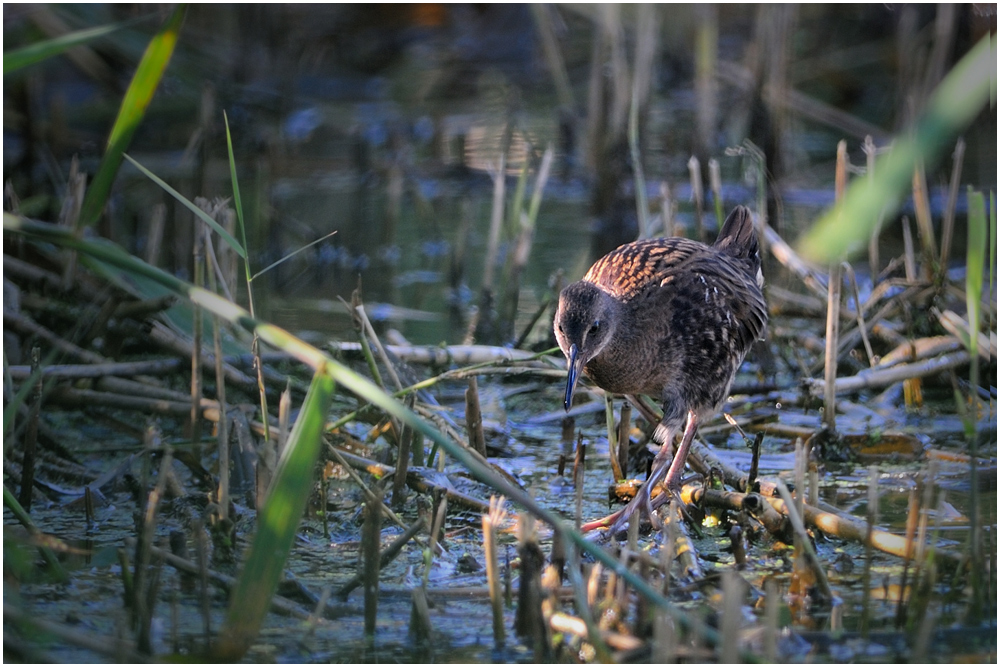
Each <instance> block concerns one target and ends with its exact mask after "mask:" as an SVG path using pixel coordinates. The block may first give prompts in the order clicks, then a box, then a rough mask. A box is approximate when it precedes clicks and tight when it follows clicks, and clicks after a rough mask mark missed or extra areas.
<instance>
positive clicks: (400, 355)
mask: <svg viewBox="0 0 1000 667" xmlns="http://www.w3.org/2000/svg"><path fill="white" fill-rule="evenodd" d="M327 347H328V348H329V349H330V350H331V351H332V352H340V353H341V354H343V355H345V356H351V357H357V358H360V355H361V343H330V344H329V345H327ZM385 351H386V352H388V353H389V354H392V355H393V356H395V357H396V358H397V359H399V360H401V361H405V362H406V363H409V364H426V365H430V366H450V365H464V364H482V363H490V362H495V361H528V360H531V359H535V358H537V356H538V355H537V354H535V353H534V352H526V351H524V350H514V349H511V348H508V347H497V346H492V345H449V346H448V347H439V346H432V345H386V346H385Z"/></svg>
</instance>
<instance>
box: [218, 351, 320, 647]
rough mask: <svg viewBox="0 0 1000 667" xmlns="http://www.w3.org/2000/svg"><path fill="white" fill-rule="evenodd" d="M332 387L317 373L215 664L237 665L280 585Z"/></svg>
mask: <svg viewBox="0 0 1000 667" xmlns="http://www.w3.org/2000/svg"><path fill="white" fill-rule="evenodd" d="M335 386H336V385H335V383H334V381H333V378H331V377H330V375H329V374H327V373H326V370H325V369H323V368H321V369H319V370H318V371H316V374H315V375H314V376H313V380H312V385H311V386H310V387H309V392H308V393H307V394H306V398H305V401H304V402H303V404H302V410H301V411H300V413H299V417H298V419H297V420H296V421H295V426H294V427H293V428H292V433H291V435H290V436H289V440H288V444H287V445H286V446H285V449H284V451H283V453H282V457H281V460H280V461H279V462H278V468H277V470H276V471H275V477H274V481H273V482H272V485H271V489H270V491H269V492H268V495H267V502H266V503H265V504H264V507H263V508H262V509H261V510H260V517H259V521H258V528H257V534H256V535H254V538H253V544H252V545H251V546H250V553H249V555H248V556H247V560H246V565H244V567H243V571H242V572H241V573H240V576H239V580H238V581H237V584H236V589H235V590H234V591H233V595H232V598H231V600H230V604H229V614H228V615H227V616H226V621H225V624H224V625H223V627H222V630H221V632H220V633H219V643H218V644H217V645H216V647H215V657H216V658H219V659H222V660H227V661H230V660H239V659H240V658H241V657H242V656H243V655H244V654H245V653H246V651H247V649H249V648H250V645H251V643H252V642H253V641H254V640H255V639H256V638H257V633H258V632H259V630H260V626H261V623H262V622H263V620H264V617H265V616H266V615H267V612H268V610H269V609H270V607H271V598H272V597H273V596H274V591H275V590H276V589H277V587H278V582H279V581H280V580H281V573H282V570H283V569H284V567H285V560H286V559H287V558H288V554H289V552H290V551H291V549H292V543H293V542H294V541H295V534H296V533H297V532H298V527H299V522H300V521H301V519H302V513H303V512H304V511H305V509H306V503H307V501H308V500H309V496H310V494H311V493H312V490H313V477H314V475H315V472H316V460H317V458H318V457H319V452H320V449H321V447H322V444H323V438H322V435H323V427H324V426H325V424H326V413H327V410H329V408H330V403H331V401H332V399H333V392H334V388H335Z"/></svg>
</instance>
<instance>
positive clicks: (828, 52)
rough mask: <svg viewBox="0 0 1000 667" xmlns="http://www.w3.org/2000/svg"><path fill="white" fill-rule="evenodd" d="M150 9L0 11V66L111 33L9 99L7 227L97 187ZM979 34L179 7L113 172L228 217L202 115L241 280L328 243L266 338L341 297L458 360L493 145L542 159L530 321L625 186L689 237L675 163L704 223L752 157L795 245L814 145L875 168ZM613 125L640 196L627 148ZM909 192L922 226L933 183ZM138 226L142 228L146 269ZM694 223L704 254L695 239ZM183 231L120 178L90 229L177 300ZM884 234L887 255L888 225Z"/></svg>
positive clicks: (924, 15) (987, 151)
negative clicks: (548, 151) (36, 49)
mask: <svg viewBox="0 0 1000 667" xmlns="http://www.w3.org/2000/svg"><path fill="white" fill-rule="evenodd" d="M170 11H171V10H170V8H162V9H154V8H151V7H149V6H147V5H49V6H46V5H20V6H19V5H7V6H5V8H4V35H5V50H6V51H7V52H8V53H9V52H11V51H13V50H14V49H17V48H18V47H21V46H25V45H29V44H33V43H37V42H38V41H40V40H46V39H53V38H57V37H60V36H65V35H66V34H69V33H72V32H73V31H77V30H83V29H93V28H95V27H97V28H99V27H104V26H118V27H119V29H117V30H115V31H114V32H112V33H110V34H106V35H102V36H97V37H96V38H94V39H92V40H90V41H88V42H87V43H85V44H83V45H79V46H76V47H74V48H72V49H69V50H68V51H66V52H65V55H64V56H60V57H56V58H49V59H47V60H45V61H44V62H40V63H38V64H35V65H32V66H30V67H28V68H25V69H22V70H19V71H16V72H13V73H11V74H7V75H5V86H4V111H5V113H4V181H5V184H6V190H5V209H7V210H11V209H12V207H13V206H14V205H15V204H14V202H16V206H17V208H18V210H20V211H21V212H22V213H24V214H26V215H29V216H34V217H37V218H40V219H45V220H56V219H58V218H59V215H60V212H61V207H62V201H63V196H64V194H65V192H66V190H67V188H68V175H69V173H70V161H71V159H72V158H73V157H74V156H77V157H78V158H79V161H80V168H81V170H82V171H83V172H86V173H87V174H89V175H90V177H91V178H93V175H94V174H95V173H96V172H97V170H98V164H99V162H100V159H101V157H102V155H103V152H104V148H105V146H106V142H107V139H108V132H109V128H110V127H111V126H112V124H113V119H114V118H115V114H116V112H117V109H118V106H119V104H120V102H121V100H122V97H123V95H124V93H125V90H126V87H127V86H128V83H129V81H130V79H131V77H132V75H133V73H134V72H135V68H136V64H137V63H138V62H139V60H140V59H141V57H142V54H143V52H144V50H145V49H146V46H147V44H148V43H149V41H150V38H151V36H152V35H153V34H154V33H155V32H156V31H157V30H159V29H160V27H161V26H162V25H163V23H164V21H165V20H166V17H167V15H168V14H169V12H170ZM995 26H996V12H995V6H991V5H891V6H888V5H860V6H853V5H851V6H843V5H822V4H821V5H801V6H800V5H782V6H778V5H760V6H754V5H719V6H712V5H709V6H689V5H679V6H669V7H667V6H633V5H621V6H601V5H591V6H577V5H554V6H553V5H538V6H527V5H461V4H459V5H435V4H411V5H323V6H291V5H194V6H192V7H190V8H189V9H188V11H187V15H186V18H185V19H184V24H183V29H182V31H181V33H180V39H179V41H178V43H177V46H176V52H175V54H174V57H173V60H172V61H171V63H170V65H169V68H168V69H167V71H166V73H165V76H164V79H163V81H162V83H161V85H160V87H159V89H158V90H157V92H156V96H155V98H154V99H153V100H152V102H151V104H150V106H149V108H148V111H147V115H146V118H145V119H144V120H143V122H142V124H141V125H140V126H139V128H138V130H137V131H136V134H135V136H134V137H133V138H132V143H131V148H130V149H129V152H130V154H132V155H133V156H135V157H136V158H137V160H138V161H139V162H140V163H142V164H143V165H145V166H146V167H148V168H149V169H150V170H151V171H153V172H154V173H156V174H157V175H159V176H160V177H161V178H163V179H165V180H166V181H167V182H168V183H170V184H171V185H172V186H173V187H175V188H176V189H177V190H178V191H179V192H181V193H182V194H183V195H184V196H186V197H187V198H188V199H190V200H193V199H194V198H195V197H197V196H203V197H206V198H209V199H211V198H215V197H226V196H230V195H231V192H232V190H231V184H230V182H229V174H228V162H227V153H226V147H225V132H224V128H223V119H222V111H223V110H225V111H226V112H227V113H228V114H229V119H230V123H231V128H232V135H233V139H234V142H235V143H234V153H235V155H236V160H237V164H238V166H239V171H240V180H241V185H242V187H243V189H244V197H243V199H244V208H245V211H246V216H247V244H248V250H249V252H250V255H251V258H252V259H251V265H252V267H253V268H254V269H255V270H259V269H260V268H262V267H264V266H267V265H269V264H271V263H272V262H273V261H275V260H277V259H279V258H281V257H283V256H285V255H287V254H289V253H290V252H293V251H294V250H295V249H297V248H300V247H302V246H304V245H306V244H307V243H309V242H310V241H313V240H315V239H317V238H320V237H322V236H324V235H326V234H329V233H330V232H332V231H335V230H336V231H338V233H337V234H336V235H335V236H333V237H332V238H331V239H330V240H329V241H325V242H323V243H320V244H317V246H316V247H315V248H312V249H310V251H309V252H304V253H302V254H301V256H298V257H296V258H295V259H294V260H292V261H289V262H287V263H285V264H284V265H281V266H280V267H278V268H277V269H275V270H274V271H273V272H270V273H269V274H268V276H267V280H266V282H267V284H266V285H264V286H263V287H262V294H261V297H260V298H261V304H260V307H261V314H262V316H263V317H264V318H265V319H270V320H272V321H276V322H277V323H279V324H284V325H286V326H290V327H294V328H299V329H302V328H305V329H317V330H324V331H338V330H343V329H345V328H346V327H348V326H349V322H348V320H347V319H346V318H345V317H343V316H342V315H340V314H339V311H340V308H339V306H338V305H337V304H336V302H335V301H333V299H334V298H335V296H336V295H345V296H346V294H348V293H349V292H350V290H351V289H353V287H354V286H356V283H357V280H358V277H359V276H360V277H361V278H362V279H363V281H364V285H365V289H366V297H367V299H366V300H368V301H369V302H370V303H372V304H373V306H375V308H374V309H373V317H374V318H375V319H376V320H387V321H391V322H392V323H393V324H394V326H397V327H398V328H400V329H401V330H402V331H403V332H404V333H406V334H407V335H409V336H412V337H413V338H414V339H415V340H418V341H432V342H436V341H438V340H449V341H451V342H455V341H457V340H460V339H461V338H462V336H463V334H464V331H465V329H466V326H467V322H466V321H465V316H464V314H463V313H465V312H466V311H467V310H468V306H470V305H475V304H476V303H477V302H478V290H479V288H480V284H479V283H480V281H481V273H482V272H481V271H478V270H470V268H469V267H470V266H473V267H474V266H476V264H477V263H478V264H479V265H481V264H482V257H483V253H484V248H485V246H486V236H487V231H486V230H487V227H488V224H489V218H490V206H491V192H492V180H491V178H490V170H491V169H494V170H495V169H496V166H497V164H498V162H499V155H500V153H501V151H502V149H503V148H504V147H506V148H507V158H506V169H507V173H508V174H509V176H510V183H511V185H510V190H513V189H514V188H513V184H514V182H515V181H514V180H513V179H515V178H516V176H517V174H519V173H520V171H521V169H522V167H523V165H524V164H525V163H528V164H529V165H531V166H532V167H535V168H537V164H538V162H539V160H540V158H541V154H542V152H543V151H544V149H545V147H546V146H548V145H552V146H553V148H554V151H555V153H554V156H555V157H554V165H553V168H552V176H551V178H550V179H549V183H548V185H547V189H546V192H545V198H544V201H543V203H542V206H541V211H540V214H539V223H538V225H537V227H538V229H537V232H536V234H535V249H534V250H533V251H532V260H531V262H530V264H529V265H528V267H527V268H526V271H525V275H524V276H523V277H522V278H521V292H522V293H521V308H520V310H522V311H527V312H528V313H529V314H530V312H531V311H533V310H535V309H536V306H537V304H538V303H541V302H542V301H543V299H544V298H545V295H546V294H548V293H549V291H550V289H551V284H550V280H551V278H552V276H553V274H555V273H556V272H557V271H558V270H559V269H565V271H566V273H567V278H569V279H573V278H575V277H577V276H578V275H579V273H581V272H582V270H583V268H585V267H586V266H587V264H588V263H589V261H590V260H592V259H593V258H594V257H595V256H596V255H598V254H600V253H602V252H605V251H607V250H608V249H610V248H611V247H614V246H616V245H618V244H619V243H622V242H624V241H627V240H630V239H632V238H635V236H637V234H638V221H637V215H636V196H635V187H636V185H635V184H636V183H637V182H638V183H640V184H641V185H643V186H645V187H644V191H645V192H646V194H647V195H648V196H647V200H648V205H649V207H650V211H649V212H648V214H649V215H653V216H655V215H657V214H659V213H661V212H662V210H663V209H664V206H663V201H664V198H663V194H664V193H668V194H669V197H668V198H667V200H666V201H667V202H668V205H667V207H666V208H668V209H669V208H672V212H673V215H672V216H671V217H672V221H673V223H674V224H675V225H676V226H675V230H676V232H677V233H681V234H685V235H688V236H696V235H697V233H698V229H699V221H698V219H699V218H700V217H701V214H700V212H699V210H698V208H699V206H697V204H696V203H695V202H694V201H693V199H694V191H695V190H697V188H698V185H696V184H694V183H693V182H692V180H691V177H692V171H691V170H692V167H691V164H690V163H689V161H690V159H691V157H692V156H694V157H696V158H697V159H698V163H697V168H696V171H700V173H699V174H698V176H699V178H700V179H701V181H702V182H703V183H704V186H703V188H704V190H705V192H706V195H705V198H706V200H707V201H712V195H711V194H709V190H710V188H709V182H710V177H711V174H710V173H709V162H710V160H712V159H715V160H717V161H718V163H719V174H720V176H721V187H720V192H721V194H722V199H723V200H724V203H725V206H726V207H729V206H732V205H734V204H736V203H752V202H754V201H756V199H757V196H758V185H759V183H758V182H757V181H760V180H761V179H760V177H759V175H755V173H754V170H753V169H752V168H751V167H749V166H748V164H747V163H748V161H747V160H745V159H744V158H743V157H740V156H733V155H728V156H727V153H726V149H727V148H731V147H739V146H743V145H744V142H745V141H747V140H749V141H750V142H752V143H753V145H754V146H756V147H757V148H759V149H760V150H761V151H763V155H764V165H765V166H766V169H767V185H768V190H767V214H768V220H769V222H770V224H771V225H772V226H773V227H775V229H776V230H777V231H778V232H779V233H781V234H782V235H783V236H784V237H785V238H787V239H789V240H791V239H794V238H795V237H796V236H798V234H799V232H800V231H801V230H803V229H805V228H807V227H808V226H809V225H810V224H811V223H812V222H813V221H814V220H815V219H816V218H817V217H818V216H819V213H820V212H821V211H822V210H823V209H825V208H826V207H828V206H829V205H830V204H832V202H833V172H834V169H833V162H834V158H835V152H836V151H835V147H836V144H837V141H839V140H840V139H846V140H847V141H848V150H849V155H850V159H851V162H852V164H853V165H864V163H865V155H864V153H863V150H862V145H863V141H864V138H865V137H866V136H871V137H872V139H873V141H874V143H875V145H876V146H877V147H879V148H880V149H881V148H884V147H886V146H887V145H888V143H889V142H890V141H891V139H892V137H893V136H895V135H897V134H898V133H900V132H903V131H904V130H906V129H907V128H909V127H912V125H913V123H914V122H915V119H916V118H918V117H919V115H920V113H921V111H922V110H923V108H924V105H925V103H926V101H927V99H928V98H929V96H930V95H931V93H932V92H933V91H934V89H935V87H936V86H937V84H938V83H939V82H940V81H941V79H942V78H943V77H944V76H945V75H946V74H947V72H948V71H949V69H950V68H951V66H952V65H953V64H954V63H955V62H956V61H957V60H958V59H959V58H961V56H962V55H964V54H965V53H966V52H968V51H969V49H970V48H971V47H972V45H974V44H975V43H976V42H977V41H978V40H979V39H980V38H981V37H982V36H983V35H986V34H989V33H992V32H995ZM994 80H995V63H994ZM633 101H634V104H633ZM633 106H634V107H635V110H636V114H635V121H636V129H637V137H636V142H635V147H636V148H637V149H638V154H639V156H640V158H639V159H640V160H641V164H642V166H643V172H642V174H641V176H642V180H637V179H635V178H634V176H635V174H634V173H633V172H634V170H633V159H634V157H633V155H634V153H632V152H631V151H630V145H629V142H628V136H627V135H628V126H629V111H630V109H631V108H632V107H633ZM964 136H965V140H966V150H965V155H964V169H963V172H962V176H963V182H964V183H969V184H972V185H973V186H974V187H976V188H979V189H983V188H987V189H988V188H992V187H995V183H996V145H997V142H996V114H995V110H994V109H993V108H986V109H984V110H982V111H981V112H980V113H979V114H978V115H977V116H976V118H975V120H974V121H973V122H972V124H971V125H970V126H969V127H968V128H967V129H966V131H965V133H964ZM731 153H732V151H731ZM744 153H745V151H744ZM928 169H929V172H928V174H927V181H928V185H929V189H930V194H931V203H932V207H933V210H934V211H935V213H936V214H938V215H940V213H939V212H940V210H941V209H942V208H943V199H944V193H945V191H946V188H947V183H948V175H949V173H950V165H949V164H947V163H945V164H929V165H928ZM906 206H907V205H906V204H904V209H905V207H906ZM711 210H712V206H711V205H710V204H708V203H706V205H705V211H706V212H709V211H711ZM158 216H160V217H162V218H164V219H165V220H166V224H165V231H163V232H162V234H163V236H162V240H160V238H159V237H157V238H156V243H155V248H150V245H151V244H152V243H151V239H152V235H151V227H154V224H153V223H154V221H155V220H156V219H157V217H158ZM959 216H960V217H962V218H964V207H963V203H960V205H959ZM705 218H706V222H705V226H706V230H705V232H704V234H705V236H706V237H709V236H713V235H714V225H715V221H714V217H713V216H711V215H706V216H705ZM191 221H192V214H191V213H190V212H189V211H187V210H186V209H184V208H183V207H180V206H178V205H177V204H176V203H175V202H174V201H173V200H172V199H171V198H170V197H168V196H166V195H165V194H164V193H163V191H162V190H160V189H159V188H158V187H157V186H155V185H154V184H152V183H150V182H148V181H147V180H146V179H145V177H143V176H141V175H140V174H139V173H138V172H137V171H135V170H134V169H132V168H131V167H129V166H127V165H126V167H125V168H123V169H122V170H121V172H120V174H119V177H118V180H117V183H116V187H115V189H114V190H113V191H112V192H111V197H110V199H109V200H108V206H107V207H106V208H105V211H104V215H103V217H101V219H100V221H99V224H98V230H99V232H100V233H101V234H102V235H103V236H106V237H109V238H111V239H113V240H115V241H116V242H118V243H121V244H122V245H123V246H124V247H125V248H127V249H128V250H130V251H132V252H134V253H136V254H138V255H140V256H145V257H148V258H150V259H152V260H154V263H156V264H158V265H160V266H162V267H164V268H166V269H167V270H169V271H171V272H173V273H175V274H176V275H178V276H180V277H184V278H187V277H190V262H191V259H190V258H191V253H190V251H189V248H190V244H191V240H190V239H191V232H190V229H191ZM513 223H516V218H511V224H513ZM508 227H509V229H508V230H507V231H506V232H505V234H504V237H503V244H502V245H501V248H500V253H501V255H500V258H499V259H500V261H501V262H503V261H504V253H505V252H506V250H507V248H508V247H510V245H509V244H510V242H511V241H512V240H513V237H514V232H513V231H511V229H510V227H511V225H508ZM883 229H884V232H883V233H884V237H885V238H884V242H885V243H887V244H889V245H890V247H892V246H893V245H895V246H896V247H898V246H899V245H900V244H901V241H900V240H899V233H898V225H893V224H892V221H886V222H885V223H884V225H883ZM958 229H959V233H958V237H957V238H956V244H955V248H954V254H955V257H956V258H961V257H964V251H963V247H964V246H963V243H964V233H963V232H962V230H964V224H963V223H962V222H961V221H960V224H959V225H958ZM153 251H155V252H153ZM151 253H152V254H153V255H154V256H152V257H151V256H150V254H151ZM379 304H384V308H383V310H379V308H378V305H379ZM390 304H392V305H390ZM446 311H447V312H450V313H451V315H452V316H451V317H450V318H448V319H447V322H445V321H444V319H443V318H441V317H440V316H439V314H440V313H443V312H446ZM518 330H519V329H518Z"/></svg>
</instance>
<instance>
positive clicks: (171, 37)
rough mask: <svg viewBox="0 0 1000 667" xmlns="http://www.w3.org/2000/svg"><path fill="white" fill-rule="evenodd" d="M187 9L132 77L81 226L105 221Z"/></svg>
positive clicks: (174, 15)
mask: <svg viewBox="0 0 1000 667" xmlns="http://www.w3.org/2000/svg"><path fill="white" fill-rule="evenodd" d="M186 7H187V6H186V5H183V4H181V5H178V6H177V8H176V9H174V11H173V13H172V14H171V15H170V18H168V19H167V22H166V23H165V24H164V25H163V27H162V28H161V29H160V31H159V32H158V33H156V35H155V36H154V37H153V39H152V40H151V41H150V42H149V46H147V47H146V52H145V53H144V54H143V56H142V60H141V61H139V66H138V67H137V68H136V70H135V74H134V75H133V76H132V82H131V83H130V84H129V87H128V90H127V91H125V97H124V98H123V99H122V104H121V107H120V108H119V109H118V117H117V118H116V119H115V124H114V126H113V127H112V128H111V134H110V136H109V137H108V145H107V149H106V150H105V152H104V157H103V158H101V164H100V166H98V168H97V173H96V174H95V175H94V180H93V182H92V183H91V184H90V187H89V188H87V194H86V195H84V198H83V206H82V207H81V209H80V224H81V225H82V226H84V227H88V226H90V225H93V224H94V223H95V222H97V220H98V218H100V217H101V211H103V210H104V204H105V203H106V202H107V200H108V195H110V194H111V186H112V185H113V184H114V182H115V176H116V175H117V174H118V168H119V167H120V166H121V164H122V156H123V155H124V154H125V149H126V148H128V145H129V143H130V142H131V141H132V136H133V135H134V134H135V131H136V130H137V129H138V127H139V123H141V122H142V119H143V117H144V116H145V115H146V109H147V108H149V103H150V102H151V101H152V100H153V94H154V93H155V92H156V89H157V88H158V87H159V85H160V80H161V79H162V78H163V73H164V72H165V71H166V69H167V65H168V64H169V63H170V57H171V56H172V55H173V53H174V46H175V45H176V44H177V36H178V34H179V32H180V29H181V22H182V21H183V20H184V10H185V8H186Z"/></svg>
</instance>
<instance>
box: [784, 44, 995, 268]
mask: <svg viewBox="0 0 1000 667" xmlns="http://www.w3.org/2000/svg"><path fill="white" fill-rule="evenodd" d="M996 49H997V41H996V37H995V36H993V37H990V36H988V35H987V36H986V37H984V38H983V39H982V40H980V42H979V43H978V44H977V45H976V46H974V47H973V48H972V50H970V51H969V52H968V53H967V54H966V55H965V57H964V58H962V60H961V61H959V62H958V64H956V65H955V67H954V68H953V69H952V70H951V72H949V73H948V76H946V77H945V78H944V80H942V81H941V84H940V85H939V86H938V87H937V90H935V91H934V94H933V96H932V97H931V98H930V100H929V101H928V103H927V107H926V109H925V110H924V113H923V115H922V116H921V118H920V121H919V122H918V123H917V125H916V127H915V129H914V130H913V132H912V134H907V135H904V136H901V137H896V139H895V141H894V142H893V147H892V150H890V151H889V152H888V153H887V154H886V155H884V156H883V157H882V158H881V159H880V160H879V161H878V164H877V165H876V167H875V177H874V178H871V179H869V178H859V179H855V180H854V182H853V183H852V184H851V186H850V187H849V188H848V190H847V194H846V195H845V196H844V199H843V200H842V201H841V202H840V203H839V204H838V205H836V206H834V207H833V208H832V209H830V210H829V211H828V212H827V213H826V214H824V215H823V217H822V218H820V220H819V221H818V222H817V223H816V224H815V225H814V226H813V228H812V229H810V230H809V231H808V232H807V233H806V234H805V235H804V236H803V237H802V238H801V239H800V240H799V243H798V246H799V250H800V251H801V253H802V254H803V256H805V257H806V258H807V259H810V260H812V261H814V262H818V263H823V264H826V263H829V262H831V261H834V260H835V259H837V258H839V257H842V256H843V255H845V254H847V253H849V252H850V251H851V250H853V249H855V247H861V244H862V243H863V242H864V241H866V240H867V239H868V237H869V235H870V234H871V230H872V229H873V228H874V227H875V225H876V223H877V222H878V218H879V215H880V214H882V213H883V212H884V214H885V215H887V216H888V215H891V214H892V213H893V212H895V210H896V209H897V208H898V207H899V204H900V202H901V201H902V197H903V195H904V193H905V192H906V191H907V188H909V187H911V185H912V179H913V169H914V167H915V166H916V165H917V163H918V162H919V161H920V160H923V161H924V162H925V163H926V164H928V165H930V164H932V163H934V162H935V161H936V160H937V159H938V158H939V157H940V155H941V154H942V153H943V151H944V150H945V149H946V148H947V147H948V146H950V145H951V143H952V142H953V141H954V138H955V136H956V135H957V134H958V133H959V132H961V131H962V129H963V128H965V127H966V126H967V125H968V124H969V123H970V122H972V120H973V118H975V117H976V115H977V114H978V113H979V112H980V111H981V110H982V109H983V107H984V106H986V104H987V103H990V102H992V103H993V104H996V76H997V58H996Z"/></svg>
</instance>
